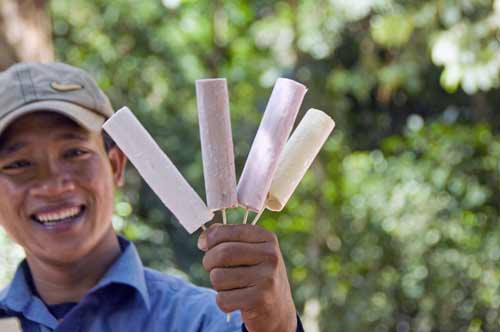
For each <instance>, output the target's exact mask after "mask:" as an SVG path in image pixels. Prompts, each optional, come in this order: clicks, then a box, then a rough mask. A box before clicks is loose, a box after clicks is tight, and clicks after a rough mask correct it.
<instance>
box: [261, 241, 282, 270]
mask: <svg viewBox="0 0 500 332" xmlns="http://www.w3.org/2000/svg"><path fill="white" fill-rule="evenodd" d="M264 255H265V256H264V257H265V259H266V261H267V262H268V263H269V264H271V266H273V267H277V266H278V265H279V262H280V254H279V252H278V250H277V249H276V247H275V246H267V247H266V249H265V254H264Z"/></svg>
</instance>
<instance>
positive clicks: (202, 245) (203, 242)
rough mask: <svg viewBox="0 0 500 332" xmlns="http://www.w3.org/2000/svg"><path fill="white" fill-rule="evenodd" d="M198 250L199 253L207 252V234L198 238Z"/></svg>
mask: <svg viewBox="0 0 500 332" xmlns="http://www.w3.org/2000/svg"><path fill="white" fill-rule="evenodd" d="M198 249H200V250H201V251H207V250H208V245H207V232H203V233H201V235H200V237H199V238H198Z"/></svg>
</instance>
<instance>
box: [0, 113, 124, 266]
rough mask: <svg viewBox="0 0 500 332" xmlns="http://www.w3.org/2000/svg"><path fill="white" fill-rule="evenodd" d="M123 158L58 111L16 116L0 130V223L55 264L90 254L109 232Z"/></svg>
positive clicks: (31, 251)
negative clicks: (107, 150) (0, 132)
mask: <svg viewBox="0 0 500 332" xmlns="http://www.w3.org/2000/svg"><path fill="white" fill-rule="evenodd" d="M124 166H125V157H124V156H123V153H122V152H121V151H120V150H119V149H118V148H112V149H111V150H110V151H109V152H106V151H105V149H104V144H103V140H102V136H101V134H99V133H93V132H89V131H87V130H86V129H83V128H82V127H80V126H78V125H77V124H76V123H74V122H73V121H71V120H70V119H69V118H67V117H64V116H62V115H58V114H56V113H50V112H40V113H33V114H29V115H26V116H23V117H21V118H19V119H18V120H17V121H15V122H14V123H13V124H12V125H10V126H9V128H8V129H7V130H6V131H4V133H3V134H2V136H1V137H0V224H1V225H2V226H3V227H4V228H5V230H6V231H7V233H8V234H9V235H10V236H11V237H12V238H13V239H14V240H15V241H16V242H17V243H19V244H20V245H21V246H22V247H24V249H25V250H26V254H27V255H28V257H30V256H31V257H33V258H35V259H40V260H43V261H46V262H51V263H53V264H65V263H71V262H74V261H76V260H78V259H80V258H82V257H85V256H86V255H88V254H89V253H90V252H91V251H92V250H93V249H94V248H96V247H97V246H98V245H99V242H100V241H101V240H103V239H105V238H106V236H109V235H110V232H113V229H112V225H111V217H112V213H113V200H114V199H113V195H114V188H115V185H118V184H120V183H121V181H122V178H123V170H124Z"/></svg>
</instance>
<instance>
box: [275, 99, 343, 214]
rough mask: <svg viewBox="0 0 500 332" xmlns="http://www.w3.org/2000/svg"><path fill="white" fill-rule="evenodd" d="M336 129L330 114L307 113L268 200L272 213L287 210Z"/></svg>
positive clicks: (283, 158)
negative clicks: (302, 181)
mask: <svg viewBox="0 0 500 332" xmlns="http://www.w3.org/2000/svg"><path fill="white" fill-rule="evenodd" d="M334 127H335V122H334V121H333V119H332V118H331V117H330V116H328V115H327V114H326V113H324V112H322V111H320V110H317V109H314V108H311V109H310V110H309V111H307V113H306V115H305V116H304V118H303V119H302V121H300V124H299V125H298V126H297V128H296V129H295V131H294V132H293V134H292V136H291V137H290V140H288V142H287V143H286V145H285V149H284V150H283V153H282V154H281V157H280V160H279V162H278V169H277V170H276V173H275V174H274V178H273V181H272V183H271V189H270V190H269V194H268V198H267V201H266V207H267V208H268V209H269V210H272V211H281V210H283V208H284V207H285V205H286V203H287V202H288V200H289V199H290V197H291V196H292V194H293V192H294V191H295V189H296V188H297V186H298V184H299V182H300V181H301V180H302V178H303V177H304V175H305V174H306V172H307V170H308V169H309V167H310V166H311V164H312V162H313V161H314V159H315V158H316V156H317V154H318V153H319V151H320V149H321V147H322V146H323V144H325V142H326V140H327V138H328V136H330V133H331V132H332V130H333V128H334Z"/></svg>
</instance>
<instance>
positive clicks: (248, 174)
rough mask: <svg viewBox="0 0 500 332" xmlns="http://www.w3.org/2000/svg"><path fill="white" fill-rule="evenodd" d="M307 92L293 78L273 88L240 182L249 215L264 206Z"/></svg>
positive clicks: (241, 193) (279, 80)
mask: <svg viewBox="0 0 500 332" xmlns="http://www.w3.org/2000/svg"><path fill="white" fill-rule="evenodd" d="M306 92H307V89H306V87H305V86H304V85H302V84H300V83H298V82H295V81H293V80H290V79H285V78H279V79H278V80H277V81H276V84H275V85H274V88H273V92H272V94H271V97H270V99H269V102H268V104H267V107H266V110H265V113H264V116H263V118H262V121H261V123H260V126H259V129H258V131H257V134H256V136H255V139H254V141H253V144H252V147H251V149H250V153H249V155H248V157H247V161H246V163H245V167H244V168H243V172H242V174H241V178H240V181H239V183H238V202H239V204H240V205H241V206H243V207H245V208H246V209H247V212H248V210H252V211H255V212H258V211H260V210H262V208H263V207H264V203H265V201H266V196H267V193H268V192H269V188H270V186H271V181H272V179H273V175H274V172H275V171H276V167H277V163H278V159H279V157H280V155H281V152H282V150H283V147H284V146H285V143H286V141H287V139H288V136H289V135H290V132H291V130H292V127H293V123H294V122H295V118H296V117H297V113H298V111H299V109H300V105H301V104H302V100H303V99H304V95H305V94H306ZM247 215H248V214H246V215H245V220H246V217H247Z"/></svg>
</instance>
